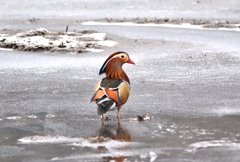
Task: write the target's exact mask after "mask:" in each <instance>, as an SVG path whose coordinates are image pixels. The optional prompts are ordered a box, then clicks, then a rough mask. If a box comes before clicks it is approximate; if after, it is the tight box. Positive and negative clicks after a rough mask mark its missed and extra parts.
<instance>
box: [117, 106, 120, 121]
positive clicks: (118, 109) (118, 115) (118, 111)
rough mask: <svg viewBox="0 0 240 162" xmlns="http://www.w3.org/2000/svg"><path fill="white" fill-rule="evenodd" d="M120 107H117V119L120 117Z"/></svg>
mask: <svg viewBox="0 0 240 162" xmlns="http://www.w3.org/2000/svg"><path fill="white" fill-rule="evenodd" d="M120 109H121V107H118V108H117V118H118V119H119V117H120Z"/></svg>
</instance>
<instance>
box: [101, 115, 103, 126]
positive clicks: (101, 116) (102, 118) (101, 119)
mask: <svg viewBox="0 0 240 162" xmlns="http://www.w3.org/2000/svg"><path fill="white" fill-rule="evenodd" d="M101 120H102V126H104V116H103V114H102V115H101Z"/></svg>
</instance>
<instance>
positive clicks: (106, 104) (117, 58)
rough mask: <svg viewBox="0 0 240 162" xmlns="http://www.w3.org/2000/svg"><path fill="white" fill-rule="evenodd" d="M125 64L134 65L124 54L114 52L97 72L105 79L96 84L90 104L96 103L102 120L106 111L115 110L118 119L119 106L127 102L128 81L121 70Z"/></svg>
mask: <svg viewBox="0 0 240 162" xmlns="http://www.w3.org/2000/svg"><path fill="white" fill-rule="evenodd" d="M125 63H129V64H135V63H134V62H133V61H132V60H131V59H130V58H129V55H128V54H127V53H126V52H122V51H119V52H115V53H112V54H111V55H110V56H109V57H108V58H107V59H106V61H105V62H104V63H103V65H102V67H101V69H100V71H99V75H101V74H103V73H106V77H105V78H103V79H101V80H100V81H99V82H98V83H97V84H96V86H95V88H94V95H93V97H92V99H91V102H93V101H95V102H96V104H97V106H98V109H97V112H98V115H101V117H102V120H103V119H104V116H103V115H104V114H105V113H106V112H107V111H111V110H116V109H117V118H119V114H120V109H121V106H122V105H123V104H125V103H126V102H127V100H128V97H129V94H130V80H129V78H128V76H127V74H126V73H125V72H124V71H123V69H122V65H123V64H125Z"/></svg>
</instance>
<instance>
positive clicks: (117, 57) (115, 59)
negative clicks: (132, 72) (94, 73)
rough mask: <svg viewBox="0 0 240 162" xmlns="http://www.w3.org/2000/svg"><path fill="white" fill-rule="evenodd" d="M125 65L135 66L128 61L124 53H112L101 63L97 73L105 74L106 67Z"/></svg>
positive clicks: (128, 58) (127, 56)
mask: <svg viewBox="0 0 240 162" xmlns="http://www.w3.org/2000/svg"><path fill="white" fill-rule="evenodd" d="M125 63H129V64H135V63H134V62H133V61H132V60H131V59H130V57H129V55H128V54H127V53H126V52H123V51H118V52H114V53H112V54H111V55H110V56H109V57H108V58H107V59H106V61H105V62H104V63H103V65H102V67H101V69H100V71H99V75H100V74H103V73H106V67H107V66H108V65H110V64H111V65H112V66H119V67H122V65H123V64H125Z"/></svg>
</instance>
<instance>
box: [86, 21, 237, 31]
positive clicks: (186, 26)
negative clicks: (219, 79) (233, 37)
mask: <svg viewBox="0 0 240 162" xmlns="http://www.w3.org/2000/svg"><path fill="white" fill-rule="evenodd" d="M82 25H114V26H152V27H167V28H184V29H200V30H226V31H240V28H238V27H237V25H238V24H236V28H204V27H203V25H192V24H190V23H182V24H154V23H146V24H137V23H133V22H115V23H108V22H95V21H87V22H83V23H82Z"/></svg>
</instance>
